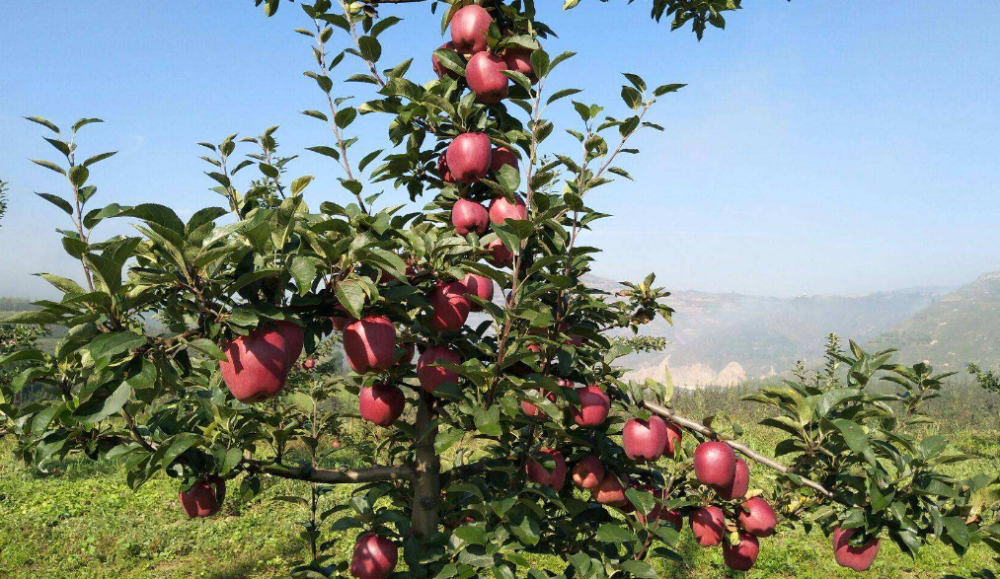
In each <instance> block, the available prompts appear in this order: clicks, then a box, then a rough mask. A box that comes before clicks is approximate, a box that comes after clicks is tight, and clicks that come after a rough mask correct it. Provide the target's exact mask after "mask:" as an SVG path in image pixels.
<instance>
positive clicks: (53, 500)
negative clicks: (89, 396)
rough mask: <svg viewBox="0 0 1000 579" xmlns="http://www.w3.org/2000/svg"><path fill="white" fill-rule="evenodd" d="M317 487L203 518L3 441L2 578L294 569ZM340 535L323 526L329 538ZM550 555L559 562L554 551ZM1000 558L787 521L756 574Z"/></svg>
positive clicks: (159, 483)
mask: <svg viewBox="0 0 1000 579" xmlns="http://www.w3.org/2000/svg"><path fill="white" fill-rule="evenodd" d="M715 402H717V404H711V399H710V400H709V405H710V406H717V407H726V406H727V404H726V400H725V399H721V398H720V399H716V400H715ZM705 403H706V401H705V400H704V399H702V400H700V401H695V400H694V399H681V400H679V401H678V406H679V407H683V406H689V408H688V410H689V411H691V412H692V413H693V412H696V411H697V409H696V406H697V405H698V404H705ZM980 415H981V414H980ZM998 435H1000V432H998V431H997V430H995V429H993V428H990V429H981V428H973V429H966V430H963V431H961V432H959V433H952V434H950V438H951V439H952V440H953V441H954V442H955V444H956V445H957V446H958V448H959V449H960V450H962V451H964V452H968V453H972V454H976V455H978V456H980V457H983V458H981V459H979V460H976V461H973V462H969V463H965V464H961V465H959V466H957V467H956V469H957V470H956V472H955V474H957V475H965V474H971V473H973V472H977V471H978V472H983V471H988V472H996V471H997V469H998V468H1000V458H998V457H1000V444H998ZM745 439H746V440H747V441H748V442H750V443H751V444H753V445H754V446H756V447H758V448H763V449H767V448H771V447H773V442H772V440H775V438H774V436H773V435H771V434H770V433H769V432H767V431H765V430H764V429H761V428H760V427H755V426H753V427H750V428H748V430H747V433H746V436H745ZM343 452H345V453H350V450H349V449H346V448H345V450H344V451H343ZM755 473H756V474H757V476H758V478H757V479H755V480H759V481H763V484H764V485H766V484H767V478H766V477H760V475H761V474H763V473H762V472H761V469H755ZM234 486H235V485H234ZM755 486H759V485H757V484H755ZM307 493H308V486H307V485H306V484H304V483H297V482H289V481H284V480H277V479H270V480H269V481H268V484H267V486H266V489H265V491H264V492H263V493H262V495H260V496H258V497H257V498H255V499H253V500H252V501H250V502H241V501H239V500H238V498H236V497H235V493H232V492H231V493H230V495H229V497H227V499H226V504H225V507H224V509H223V511H222V513H220V514H219V515H218V516H216V517H213V518H210V519H205V520H193V521H192V520H188V519H187V518H186V517H185V516H184V515H183V513H182V512H181V511H180V508H179V506H178V504H177V492H176V488H175V486H174V482H173V481H172V480H169V479H167V478H166V477H164V476H159V477H157V478H155V479H154V480H152V481H150V482H149V483H148V484H147V485H146V486H145V487H143V488H142V489H141V490H140V491H138V492H132V491H131V490H130V489H129V488H128V487H127V486H126V484H125V477H124V474H123V471H122V469H121V468H120V467H119V466H118V465H117V464H113V463H103V464H94V463H91V462H87V461H72V462H68V463H66V464H64V465H62V467H61V470H60V471H59V472H57V473H53V474H51V475H43V474H39V473H33V472H30V471H27V470H25V469H24V468H23V467H21V466H20V465H19V464H17V463H16V462H15V460H14V457H13V455H12V452H11V444H10V442H9V441H8V442H4V443H2V444H0V577H3V578H4V579H8V578H9V579H22V578H23V579H28V578H36V577H59V578H66V579H70V578H73V579H85V578H86V579H90V578H95V579H96V578H107V577H122V578H144V579H145V578H157V579H169V578H181V577H185V578H187V577H205V578H212V579H226V578H233V579H235V578H238V577H253V578H263V577H284V576H287V571H288V569H289V568H290V566H291V564H292V563H293V562H294V561H297V560H300V559H301V558H303V557H304V556H305V551H306V543H305V541H304V540H303V539H301V538H300V537H299V531H300V530H301V521H303V520H304V519H305V512H304V510H303V509H302V508H301V507H297V506H294V505H290V504H289V503H286V502H282V501H277V500H275V497H278V496H281V495H289V494H299V495H305V494H307ZM349 493H350V488H349V487H346V486H340V487H337V488H336V489H335V490H334V492H332V493H330V494H328V495H326V496H325V497H324V498H323V503H324V504H323V505H322V506H323V507H328V506H331V505H333V504H334V503H335V502H337V501H343V500H344V499H345V497H347V496H348V494H349ZM980 499H981V501H982V502H983V503H984V504H987V503H988V504H994V503H995V502H996V501H997V497H996V496H995V495H983V496H981V497H980ZM329 523H332V520H330V521H328V524H329ZM330 536H331V535H330V534H329V531H324V539H326V538H329V537H330ZM332 536H333V537H335V539H336V546H335V551H336V554H337V556H338V557H343V558H347V557H348V556H349V552H350V549H351V547H352V545H353V534H351V535H348V534H347V533H342V534H340V535H332ZM680 549H681V552H682V554H683V555H684V556H685V558H686V561H685V563H684V564H676V563H673V562H669V561H656V562H655V565H656V566H657V568H658V571H659V572H660V575H661V576H662V577H675V578H681V577H684V578H692V579H695V578H697V579H703V578H704V579H708V578H714V577H729V576H732V575H733V574H731V573H730V572H728V571H727V570H726V568H725V567H724V566H723V565H722V557H721V553H720V551H719V550H718V549H701V548H699V547H697V546H696V545H695V544H694V543H693V541H692V540H691V538H690V533H689V532H685V534H684V539H683V542H682V544H681V547H680ZM540 563H542V562H541V561H540ZM545 563H548V564H546V565H545V566H546V567H547V568H551V563H550V562H545ZM993 565H994V563H993V561H992V557H991V553H990V551H989V550H988V549H987V548H985V547H984V546H982V545H976V546H974V547H973V548H972V549H971V550H970V552H969V553H968V554H967V555H966V557H965V558H964V559H959V558H957V557H955V555H954V554H952V553H951V551H950V549H948V548H946V547H944V546H943V545H932V546H931V547H929V548H927V549H925V550H924V551H923V552H921V554H920V556H919V557H918V558H917V560H915V561H914V560H911V559H910V558H909V557H907V556H904V555H903V554H902V553H900V551H899V550H898V549H897V548H896V547H895V545H892V544H890V543H889V542H887V541H883V546H882V551H881V553H880V554H879V558H878V560H877V561H876V563H875V566H874V567H873V568H872V570H870V571H869V572H868V573H866V574H864V575H858V574H855V573H853V572H851V571H849V570H846V569H842V568H840V567H837V566H836V564H835V563H834V561H833V557H832V553H831V552H830V547H829V544H828V542H827V539H826V538H825V537H823V536H822V535H821V534H820V533H819V532H818V531H814V532H813V533H812V534H810V535H806V534H804V533H803V532H802V531H801V530H798V529H791V528H783V529H781V532H780V533H779V534H778V535H777V536H775V537H773V538H770V539H766V540H763V541H762V544H761V555H760V558H759V560H758V563H757V566H756V567H755V569H754V570H753V571H752V572H750V573H749V574H747V576H748V577H789V578H791V577H796V578H802V579H812V578H816V579H830V578H833V577H851V576H855V575H856V576H859V577H861V576H864V577H872V578H875V577H878V578H893V579H898V578H902V577H944V576H947V575H957V576H964V577H967V576H970V574H971V573H972V572H973V571H976V570H980V569H983V568H991V567H992V566H993ZM736 575H738V574H736Z"/></svg>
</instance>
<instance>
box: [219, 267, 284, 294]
mask: <svg viewBox="0 0 1000 579" xmlns="http://www.w3.org/2000/svg"><path fill="white" fill-rule="evenodd" d="M278 273H279V271H278V270H277V269H259V270H257V271H251V272H247V273H245V274H243V275H241V276H240V277H239V278H237V279H236V281H235V282H233V285H232V286H230V287H229V292H230V293H236V292H238V291H240V290H241V289H243V288H245V287H246V286H248V285H250V284H252V283H254V282H256V281H260V280H262V279H267V278H269V277H274V276H275V275H277V274H278Z"/></svg>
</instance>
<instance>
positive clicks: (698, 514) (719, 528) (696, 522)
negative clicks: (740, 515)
mask: <svg viewBox="0 0 1000 579" xmlns="http://www.w3.org/2000/svg"><path fill="white" fill-rule="evenodd" d="M691 532H692V533H694V538H695V540H696V541H697V542H698V544H699V545H701V546H702V547H714V546H715V545H718V544H719V543H721V542H722V535H723V534H724V533H725V532H726V517H725V516H724V515H723V514H722V509H720V508H719V507H714V506H710V507H702V508H700V509H698V510H697V511H695V512H693V513H691Z"/></svg>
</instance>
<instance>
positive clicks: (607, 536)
mask: <svg viewBox="0 0 1000 579" xmlns="http://www.w3.org/2000/svg"><path fill="white" fill-rule="evenodd" d="M597 540H599V541H604V542H605V543H628V542H631V541H634V540H635V534H634V533H632V532H631V531H629V530H627V529H625V528H623V527H621V526H619V525H616V524H614V523H605V524H603V525H601V526H600V528H598V529H597Z"/></svg>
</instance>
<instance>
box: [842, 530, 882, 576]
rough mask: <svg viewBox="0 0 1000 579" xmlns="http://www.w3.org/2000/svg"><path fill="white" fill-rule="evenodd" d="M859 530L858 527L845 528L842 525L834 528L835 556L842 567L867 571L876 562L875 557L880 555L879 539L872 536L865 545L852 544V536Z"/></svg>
mask: <svg viewBox="0 0 1000 579" xmlns="http://www.w3.org/2000/svg"><path fill="white" fill-rule="evenodd" d="M857 532H858V529H843V528H841V527H837V528H836V529H834V530H833V556H834V558H836V559H837V564H838V565H840V566H841V567H848V568H850V569H854V570H855V571H865V570H867V569H868V568H869V567H871V566H872V563H874V562H875V557H876V556H877V555H878V547H879V539H878V537H872V538H871V539H868V541H867V542H866V543H865V544H863V545H852V544H851V543H850V541H851V537H853V536H854V535H855V533H857Z"/></svg>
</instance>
